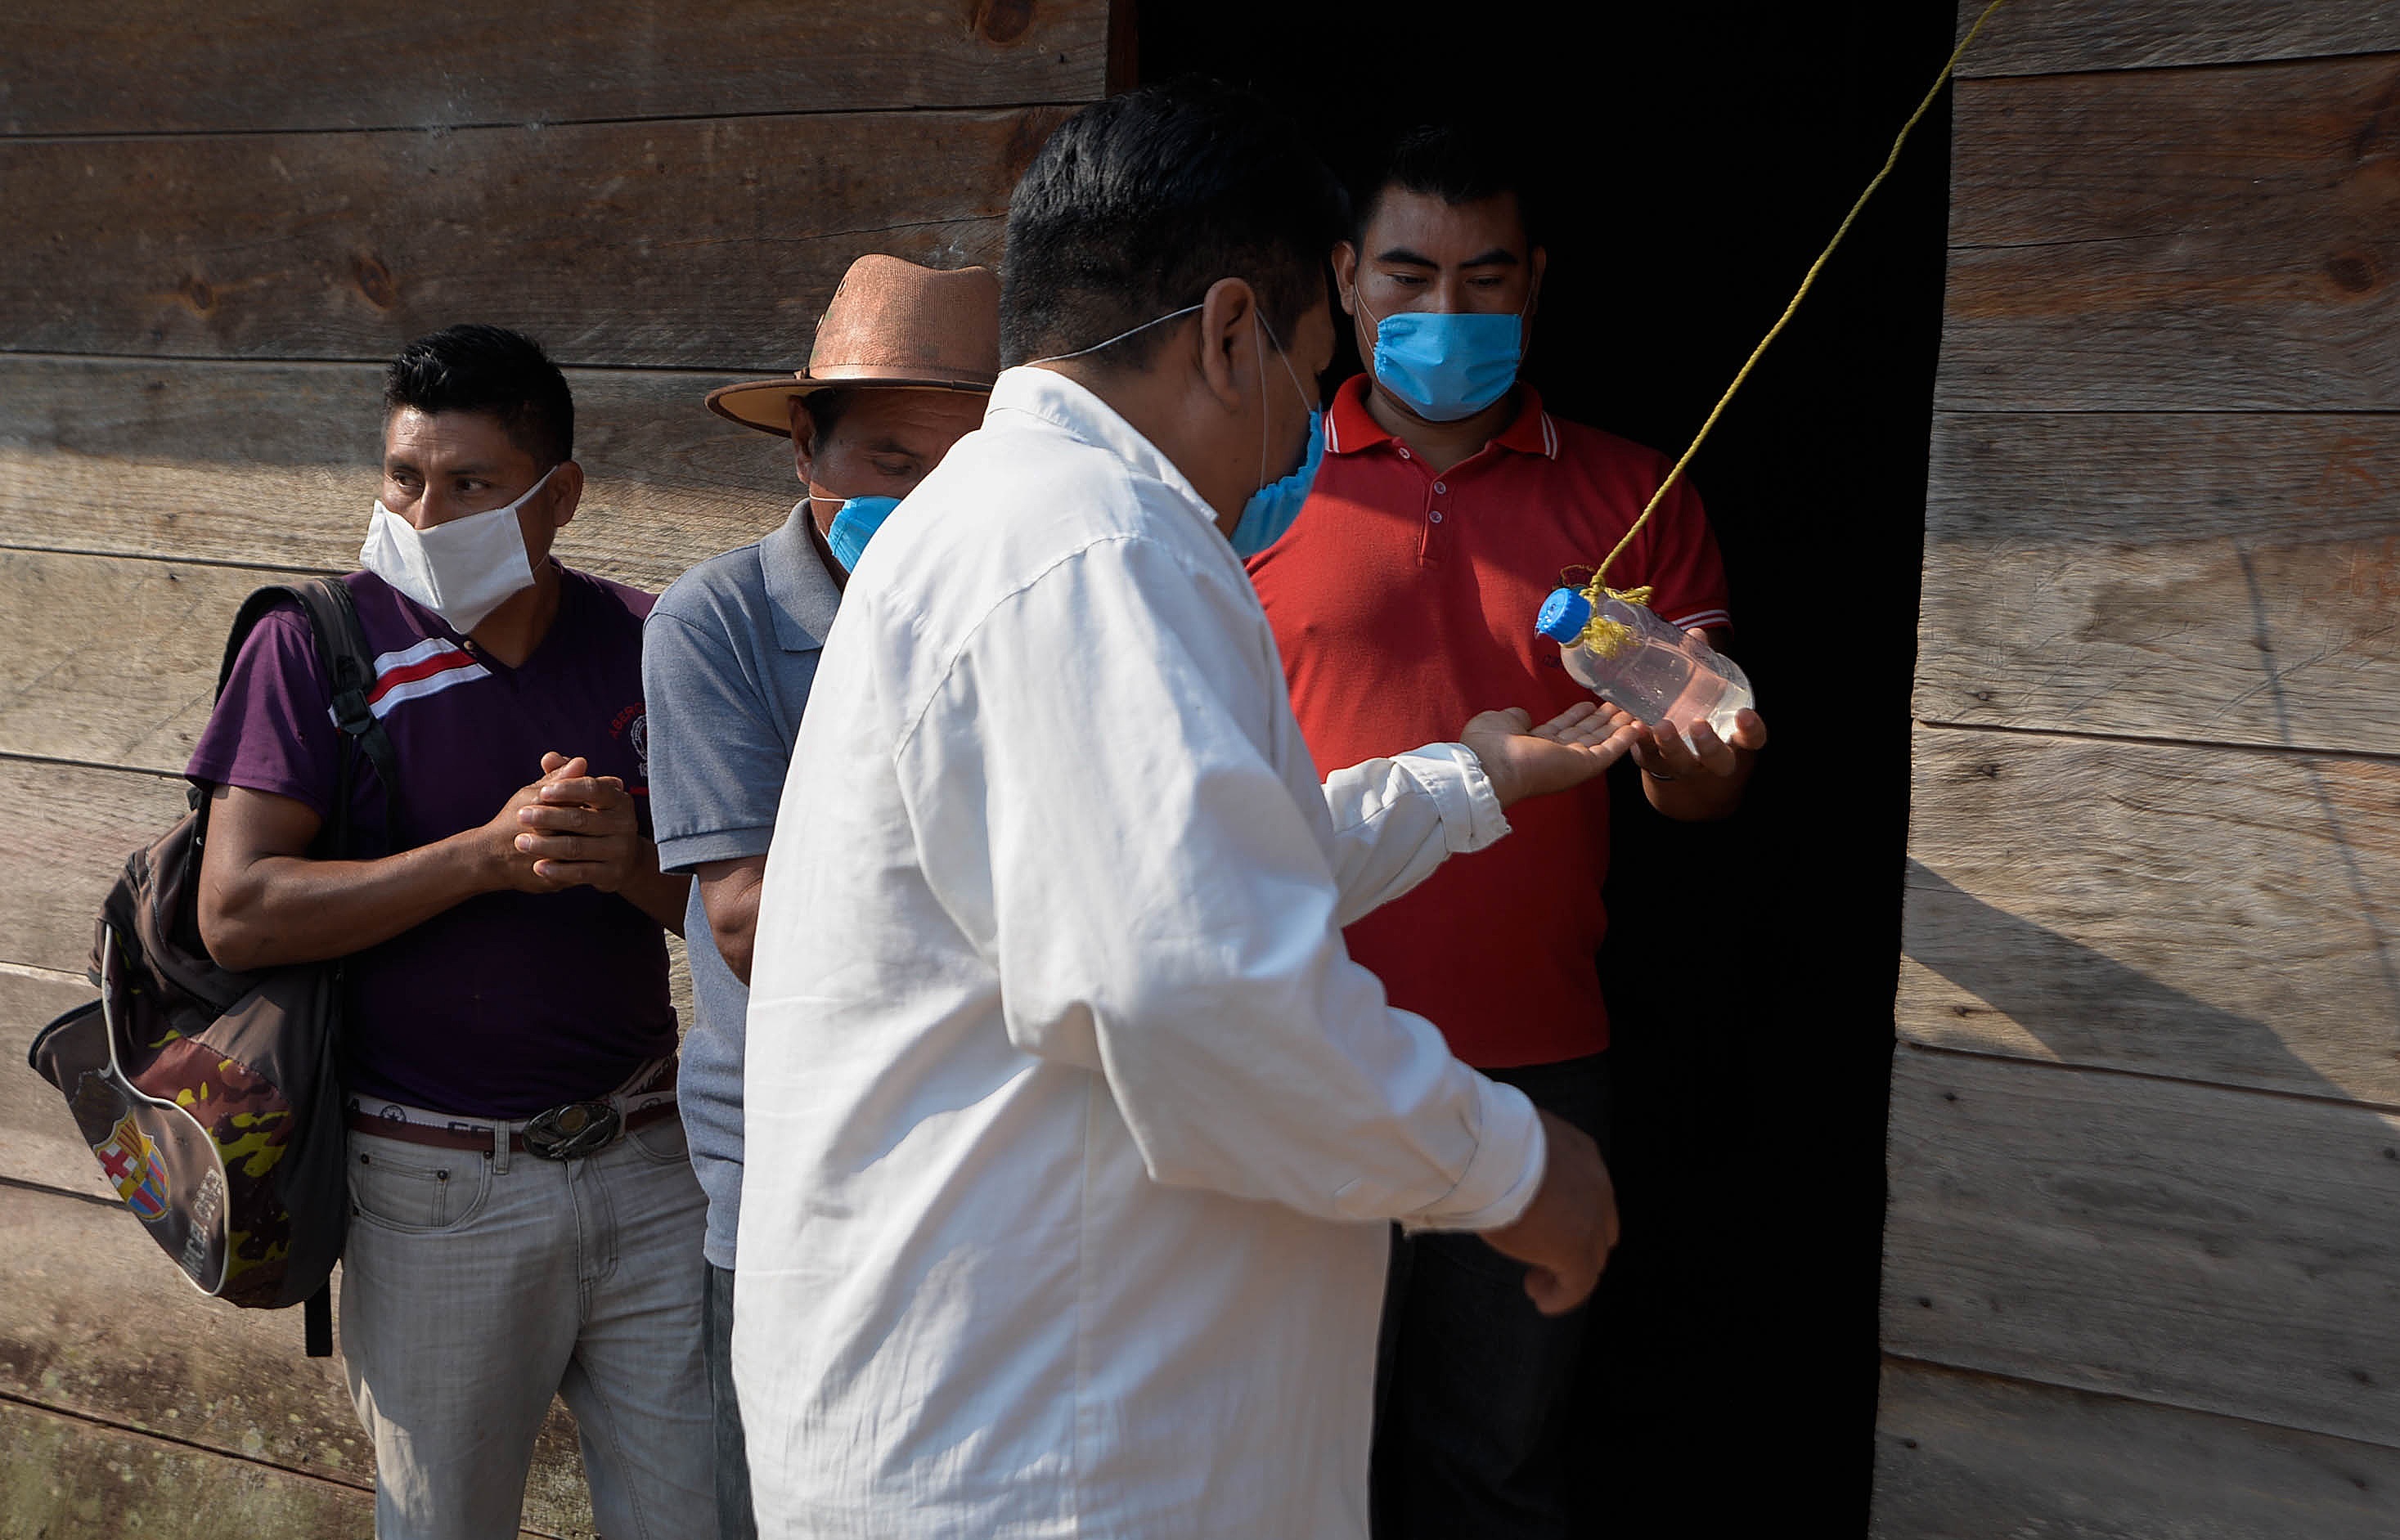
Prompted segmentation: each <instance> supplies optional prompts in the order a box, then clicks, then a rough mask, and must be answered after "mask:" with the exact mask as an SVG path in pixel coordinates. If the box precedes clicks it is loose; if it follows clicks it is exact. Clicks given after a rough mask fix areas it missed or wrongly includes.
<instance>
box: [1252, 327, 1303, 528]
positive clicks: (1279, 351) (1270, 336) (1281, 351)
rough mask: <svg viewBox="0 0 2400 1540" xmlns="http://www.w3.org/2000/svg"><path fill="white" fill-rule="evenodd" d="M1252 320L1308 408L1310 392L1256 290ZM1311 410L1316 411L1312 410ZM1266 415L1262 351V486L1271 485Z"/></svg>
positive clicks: (1260, 436)
mask: <svg viewBox="0 0 2400 1540" xmlns="http://www.w3.org/2000/svg"><path fill="white" fill-rule="evenodd" d="M1250 320H1251V322H1252V324H1254V325H1256V326H1258V327H1261V328H1262V329H1263V330H1264V331H1265V332H1266V334H1267V340H1268V341H1269V342H1272V343H1274V344H1275V357H1276V358H1277V359H1279V360H1281V361H1282V362H1283V372H1284V374H1285V375H1289V377H1290V380H1291V391H1292V394H1293V395H1296V396H1298V397H1299V398H1300V404H1301V405H1302V406H1307V405H1308V391H1307V390H1306V389H1304V388H1302V385H1301V383H1300V371H1299V370H1297V369H1294V368H1293V367H1292V366H1291V354H1290V353H1289V352H1288V351H1286V350H1285V348H1284V345H1283V338H1281V337H1279V336H1276V335H1275V328H1274V327H1273V326H1270V325H1268V324H1267V318H1266V311H1265V309H1264V307H1261V305H1260V304H1259V299H1258V292H1257V291H1256V290H1252V291H1251V292H1250ZM1311 410H1315V409H1314V408H1311ZM1266 414H1267V356H1266V354H1265V352H1264V351H1263V350H1261V352H1260V354H1259V484H1260V485H1261V486H1266V485H1269V484H1270V483H1269V482H1268V481H1267V415H1266Z"/></svg>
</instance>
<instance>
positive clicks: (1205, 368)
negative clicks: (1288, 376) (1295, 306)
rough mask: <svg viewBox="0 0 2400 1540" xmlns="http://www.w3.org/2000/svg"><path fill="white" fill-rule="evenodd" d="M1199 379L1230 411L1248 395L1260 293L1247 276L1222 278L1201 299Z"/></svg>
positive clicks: (1237, 408)
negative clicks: (1258, 293) (1255, 290)
mask: <svg viewBox="0 0 2400 1540" xmlns="http://www.w3.org/2000/svg"><path fill="white" fill-rule="evenodd" d="M1199 333H1200V378H1201V382H1202V384H1204V385H1205V386H1206V387H1207V390H1208V393H1209V394H1210V395H1212V396H1214V397H1216V398H1217V401H1218V402H1219V404H1220V405H1222V406H1223V407H1224V408H1225V410H1226V411H1228V412H1240V411H1242V410H1243V403H1244V402H1245V400H1246V399H1247V396H1248V390H1247V389H1246V387H1247V386H1248V385H1249V383H1250V381H1251V379H1252V374H1253V371H1252V365H1253V364H1254V363H1256V362H1257V357H1256V355H1257V353H1258V350H1259V344H1260V330H1259V296H1258V295H1257V293H1255V292H1253V291H1252V290H1251V288H1250V286H1249V284H1248V281H1247V280H1245V279H1238V278H1220V279H1218V280H1217V281H1216V282H1214V283H1212V284H1210V285H1208V293H1207V296H1206V297H1205V298H1203V299H1202V300H1201V302H1200V327H1199Z"/></svg>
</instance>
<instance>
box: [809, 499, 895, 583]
mask: <svg viewBox="0 0 2400 1540" xmlns="http://www.w3.org/2000/svg"><path fill="white" fill-rule="evenodd" d="M899 506H900V499H899V498H897V497H852V498H850V499H849V500H848V501H846V502H844V503H843V504H842V505H841V511H840V512H839V513H836V514H835V515H834V516H833V527H832V528H830V529H828V530H826V531H825V545H826V546H827V547H828V548H829V549H830V550H831V551H832V552H833V559H834V560H835V561H837V562H839V563H840V564H841V569H842V570H843V571H844V572H851V571H854V570H856V568H857V566H858V558H859V557H861V556H863V555H865V554H866V542H867V541H869V540H871V539H873V538H875V532H876V531H877V530H879V529H880V528H882V527H883V521H884V520H886V519H888V518H890V517H891V516H892V511H893V509H895V508H897V507H899Z"/></svg>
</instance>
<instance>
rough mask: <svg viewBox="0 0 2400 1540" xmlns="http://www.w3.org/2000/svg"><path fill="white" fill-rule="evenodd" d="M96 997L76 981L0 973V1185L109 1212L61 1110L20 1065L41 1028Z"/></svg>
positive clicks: (111, 1195)
mask: <svg viewBox="0 0 2400 1540" xmlns="http://www.w3.org/2000/svg"><path fill="white" fill-rule="evenodd" d="M99 993H100V991H99V990H97V989H95V988H91V986H89V984H86V983H85V982H84V981H83V980H82V979H80V978H74V977H70V976H68V975H65V974H44V975H41V976H38V977H35V976H29V975H28V974H24V973H21V972H17V971H12V970H10V969H7V968H0V1181H12V1182H25V1183H28V1184H30V1185H33V1186H36V1187H48V1188H50V1189H53V1190H54V1191H57V1192H64V1193H68V1194H71V1195H73V1196H76V1197H83V1198H89V1199H91V1200H93V1201H94V1202H101V1203H106V1204H108V1205H109V1206H111V1207H114V1206H116V1190H115V1189H114V1188H112V1187H110V1186H109V1184H108V1181H107V1179H106V1178H105V1177H104V1176H103V1175H102V1171H101V1169H100V1162H99V1161H98V1160H96V1159H94V1158H93V1156H92V1152H91V1147H90V1146H89V1145H88V1144H86V1143H84V1141H83V1139H82V1138H81V1137H80V1136H79V1135H78V1133H77V1131H76V1129H75V1119H74V1118H72V1117H70V1116H69V1115H68V1113H67V1109H66V1103H65V1102H64V1101H63V1100H62V1099H61V1097H60V1096H59V1094H58V1093H57V1092H56V1091H53V1090H51V1089H50V1087H49V1084H48V1082H46V1081H44V1080H43V1079H42V1078H41V1077H40V1076H39V1075H36V1074H34V1072H33V1071H32V1070H29V1069H27V1068H26V1065H25V1050H26V1049H28V1048H30V1047H32V1046H33V1043H34V1035H35V1034H36V1033H38V1032H39V1031H40V1030H41V1029H42V1028H43V1027H44V1026H46V1025H48V1023H49V1022H50V1021H52V1020H54V1019H56V1018H57V1017H58V1016H59V1015H61V1014H62V1013H64V1012H66V1011H70V1010H73V1009H74V1008H75V1006H77V1005H81V1004H83V1003H85V1002H89V1001H90V1000H93V999H95V998H97V997H98V995H99Z"/></svg>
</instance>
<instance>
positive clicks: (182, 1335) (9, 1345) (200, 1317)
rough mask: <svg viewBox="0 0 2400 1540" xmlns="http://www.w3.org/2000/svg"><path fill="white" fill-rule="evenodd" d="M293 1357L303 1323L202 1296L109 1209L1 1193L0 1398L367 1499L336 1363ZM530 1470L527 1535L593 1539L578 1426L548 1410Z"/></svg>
mask: <svg viewBox="0 0 2400 1540" xmlns="http://www.w3.org/2000/svg"><path fill="white" fill-rule="evenodd" d="M337 1326H338V1322H337ZM300 1347H301V1343H300V1316H299V1313H298V1312H297V1311H291V1310H284V1311H262V1310H236V1309H234V1308H232V1307H231V1306H229V1305H223V1304H219V1303H217V1302H214V1301H211V1300H210V1299H208V1298H206V1297H205V1296H203V1295H201V1294H200V1293H199V1292H198V1290H196V1289H194V1288H192V1287H191V1286H190V1285H189V1284H187V1283H185V1282H184V1278H183V1274H180V1273H178V1272H177V1271H176V1270H175V1267H174V1265H173V1263H172V1262H171V1261H169V1260H168V1259H167V1258H166V1257H165V1256H164V1255H163V1254H162V1253H160V1252H159V1250H158V1248H157V1247H156V1246H154V1245H153V1244H151V1242H150V1240H149V1238H148V1237H147V1236H146V1235H144V1234H143V1232H142V1227H141V1225H140V1224H138V1223H137V1222H135V1220H133V1218H132V1217H131V1216H130V1214H127V1213H124V1212H123V1211H121V1210H120V1209H119V1208H118V1207H117V1206H115V1205H114V1204H111V1205H106V1206H103V1205H100V1204H94V1203H89V1202H86V1201H84V1200H82V1199H79V1198H71V1197H64V1196H61V1195H58V1194H55V1193H49V1192H28V1191H26V1190H24V1189H21V1188H8V1187H0V1395H5V1396H7V1397H18V1398H20V1399H23V1400H29V1401H35V1402H38V1403H40V1404H41V1405H43V1406H47V1407H51V1408H55V1409H58V1410H60V1411H67V1412H71V1413H75V1414H76V1415H79V1416H84V1417H92V1418H98V1419H101V1420H102V1421H105V1422H110V1423H116V1424H120V1425H125V1426H130V1427H136V1428H140V1429H143V1430H146V1431H148V1432H152V1433H156V1434H159V1435H162V1436H165V1437H168V1438H176V1439H180V1440H184V1441H185V1442H187V1443H190V1444H193V1445H197V1446H198V1448H199V1449H200V1450H215V1451H221V1452H223V1453H226V1454H238V1455H241V1456H243V1457H244V1458H245V1459H246V1460H251V1461H256V1462H261V1463H262V1464H263V1465H266V1466H274V1467H280V1469H283V1470H290V1471H296V1472H301V1473H303V1474H305V1475H307V1476H311V1477H316V1478H319V1479H322V1480H325V1481H328V1482H338V1483H346V1484H348V1485H349V1486H350V1487H352V1488H355V1489H364V1488H369V1487H371V1486H372V1485H373V1483H374V1480H375V1456H374V1451H373V1448H372V1447H371V1446H370V1445H369V1444H368V1442H367V1439H366V1435H365V1434H364V1432H362V1431H361V1429H360V1427H359V1424H358V1417H357V1414H356V1413H355V1412H354V1411H353V1410H352V1409H351V1405H350V1397H349V1391H348V1388H347V1386H346V1385H345V1383H344V1381H343V1371H342V1364H341V1360H340V1358H339V1357H334V1358H308V1357H306V1356H303V1355H302V1353H301V1351H300ZM5 1405H6V1403H5V1402H0V1406H5ZM194 1453H195V1455H196V1456H197V1455H198V1450H196V1451H194ZM535 1459H536V1467H535V1473H534V1479H532V1481H531V1482H530V1483H529V1484H528V1488H527V1493H526V1504H525V1524H526V1526H527V1527H528V1528H529V1529H532V1530H535V1531H537V1532H539V1533H547V1534H554V1535H566V1536H582V1535H589V1534H590V1533H591V1532H592V1516H591V1509H590V1505H589V1503H588V1501H587V1499H586V1497H585V1494H584V1491H583V1482H582V1465H581V1457H580V1454H579V1453H578V1452H577V1450H576V1441H575V1424H574V1422H573V1420H572V1419H571V1418H569V1417H568V1416H567V1415H566V1411H565V1409H564V1408H562V1407H559V1406H557V1405H556V1404H555V1403H553V1405H552V1411H551V1417H550V1421H549V1423H548V1424H546V1425H545V1426H544V1428H543V1430H542V1434H541V1437H540V1439H539V1443H538V1445H537V1449H536V1456H535ZM6 1503H7V1498H6V1497H5V1496H0V1515H5V1513H6V1512H7V1507H6ZM12 1533H13V1532H12ZM81 1533H102V1532H97V1531H85V1532H81ZM170 1533H188V1534H194V1535H200V1534H213V1533H225V1534H234V1533H240V1532H239V1531H238V1530H235V1529H225V1530H205V1529H190V1530H181V1531H174V1532H170Z"/></svg>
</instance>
